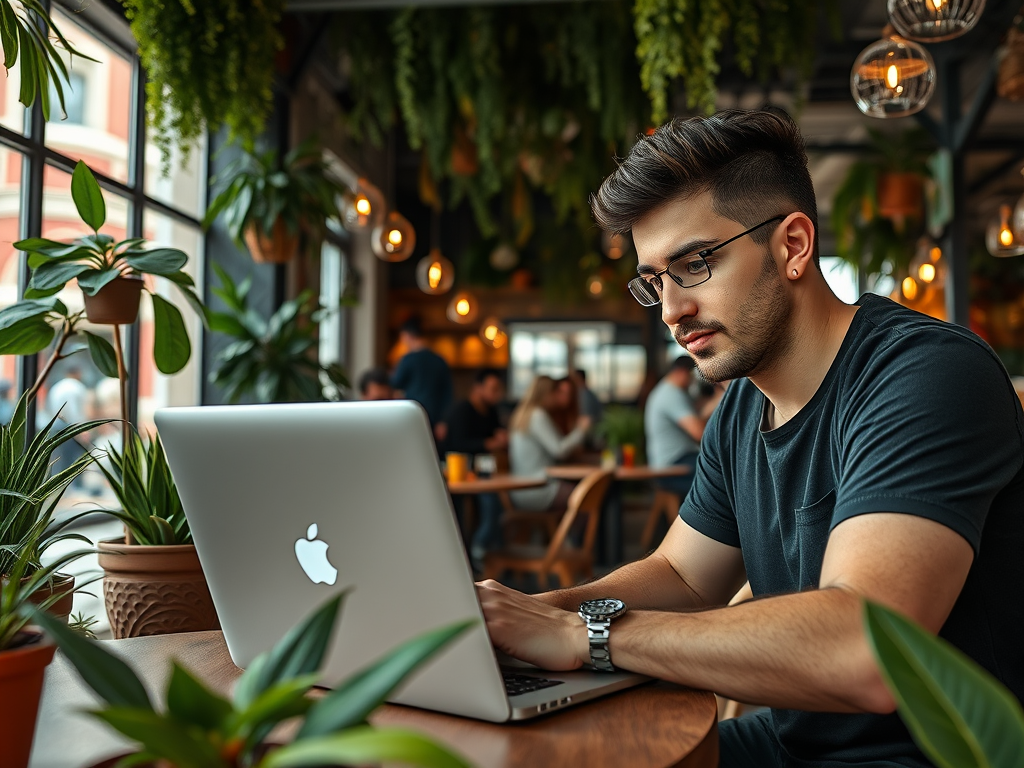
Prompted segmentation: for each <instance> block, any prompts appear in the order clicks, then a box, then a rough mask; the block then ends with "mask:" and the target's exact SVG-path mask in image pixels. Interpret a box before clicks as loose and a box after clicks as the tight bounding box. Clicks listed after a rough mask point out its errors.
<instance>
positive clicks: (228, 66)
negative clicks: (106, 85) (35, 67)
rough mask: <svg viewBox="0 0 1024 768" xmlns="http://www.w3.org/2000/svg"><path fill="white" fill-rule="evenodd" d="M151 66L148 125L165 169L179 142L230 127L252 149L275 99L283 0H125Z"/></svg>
mask: <svg viewBox="0 0 1024 768" xmlns="http://www.w3.org/2000/svg"><path fill="white" fill-rule="evenodd" d="M123 2H124V5H125V11H126V14H127V16H128V20H129V22H130V23H131V28H132V34H134V35H135V39H136V40H137V41H138V43H139V56H140V57H141V59H142V64H143V66H144V67H145V68H146V75H147V81H146V105H147V109H148V111H149V115H148V117H149V125H150V128H151V130H152V132H153V137H154V141H155V143H156V145H157V146H158V147H159V148H160V152H161V157H162V160H163V167H164V170H165V172H166V171H167V169H168V168H169V165H170V156H171V150H172V147H173V146H174V145H177V147H178V148H179V150H180V151H181V154H182V156H183V161H184V160H187V159H188V155H189V150H190V148H191V147H192V145H193V144H194V143H195V142H196V140H197V139H199V138H200V137H201V136H202V135H203V133H204V131H205V130H206V129H207V128H209V130H211V131H217V130H219V129H220V128H221V127H222V126H226V127H227V129H228V132H229V134H230V138H233V139H237V140H239V141H240V142H241V143H242V144H243V145H244V146H245V147H246V148H247V149H251V148H252V147H253V145H254V142H255V139H256V137H257V136H258V135H259V134H260V133H261V132H262V131H263V128H264V125H265V123H266V119H267V116H268V115H269V114H270V110H271V105H272V101H271V99H272V93H271V84H272V81H273V77H274V61H275V54H276V53H277V51H279V50H280V49H281V48H282V47H283V40H282V37H281V33H280V31H279V30H280V22H281V16H282V14H283V13H284V7H285V0H123Z"/></svg>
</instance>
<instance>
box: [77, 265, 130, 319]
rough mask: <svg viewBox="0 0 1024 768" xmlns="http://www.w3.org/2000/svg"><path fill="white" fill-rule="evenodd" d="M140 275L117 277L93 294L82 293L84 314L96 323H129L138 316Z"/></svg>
mask: <svg viewBox="0 0 1024 768" xmlns="http://www.w3.org/2000/svg"><path fill="white" fill-rule="evenodd" d="M142 285H143V280H142V278H141V277H118V278H115V279H114V280H111V281H110V282H109V283H107V284H106V285H104V286H103V287H102V288H100V289H99V291H97V292H96V295H95V296H89V295H88V294H86V293H84V292H83V293H82V296H83V297H84V298H85V316H86V317H87V318H89V322H90V323H96V324H97V325H131V324H132V323H134V322H135V319H136V318H137V317H138V316H139V299H140V297H141V296H142Z"/></svg>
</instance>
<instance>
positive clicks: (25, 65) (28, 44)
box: [18, 24, 36, 107]
mask: <svg viewBox="0 0 1024 768" xmlns="http://www.w3.org/2000/svg"><path fill="white" fill-rule="evenodd" d="M18 41H19V44H20V47H21V92H20V93H19V94H18V101H20V102H21V103H22V104H24V105H25V106H26V107H31V106H32V105H33V104H34V103H35V101H36V60H35V57H34V56H32V38H31V36H30V35H29V33H28V32H26V31H25V28H24V27H22V26H21V25H20V24H19V25H18Z"/></svg>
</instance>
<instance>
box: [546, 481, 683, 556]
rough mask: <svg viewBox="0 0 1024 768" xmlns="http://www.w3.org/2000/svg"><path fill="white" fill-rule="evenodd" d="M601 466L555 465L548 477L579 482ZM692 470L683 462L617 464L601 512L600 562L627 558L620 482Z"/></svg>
mask: <svg viewBox="0 0 1024 768" xmlns="http://www.w3.org/2000/svg"><path fill="white" fill-rule="evenodd" d="M598 468H599V467H598V466H597V465H594V464H555V465H554V466H551V467H548V468H547V473H548V477H554V478H557V479H559V480H570V481H573V482H578V481H580V480H582V479H583V478H584V477H586V476H587V475H589V474H590V473H591V472H593V471H594V470H595V469H598ZM691 471H692V470H691V469H690V467H687V466H685V465H682V464H674V465H672V466H670V467H650V466H647V465H646V464H637V465H635V466H632V467H624V466H621V465H619V466H616V467H615V478H614V479H615V483H612V487H611V488H610V489H609V490H608V496H607V497H606V498H605V504H604V509H603V510H602V514H601V527H600V529H599V531H598V552H597V557H596V559H597V562H599V563H601V564H602V565H618V564H619V563H621V562H622V560H623V546H622V498H621V496H620V494H619V489H618V486H617V483H619V482H625V481H628V480H657V479H659V478H663V477H682V476H683V475H688V474H690V472H691Z"/></svg>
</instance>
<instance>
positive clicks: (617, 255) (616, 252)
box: [601, 232, 626, 260]
mask: <svg viewBox="0 0 1024 768" xmlns="http://www.w3.org/2000/svg"><path fill="white" fill-rule="evenodd" d="M601 250H603V251H604V253H605V256H607V257H608V258H609V259H613V260H616V259H621V258H622V256H623V254H625V253H626V238H625V237H624V236H623V235H620V234H619V233H617V232H602V233H601Z"/></svg>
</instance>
